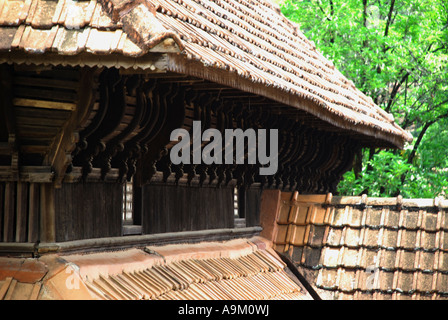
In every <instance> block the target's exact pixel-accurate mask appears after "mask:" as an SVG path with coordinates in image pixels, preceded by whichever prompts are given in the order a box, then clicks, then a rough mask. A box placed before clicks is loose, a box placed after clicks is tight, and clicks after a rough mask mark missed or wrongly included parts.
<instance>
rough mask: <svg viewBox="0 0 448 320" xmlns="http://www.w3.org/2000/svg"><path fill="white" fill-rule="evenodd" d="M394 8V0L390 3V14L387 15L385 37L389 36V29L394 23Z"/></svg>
mask: <svg viewBox="0 0 448 320" xmlns="http://www.w3.org/2000/svg"><path fill="white" fill-rule="evenodd" d="M394 6H395V0H392V1H391V3H390V8H389V14H388V15H387V21H386V29H385V30H384V36H385V37H387V36H388V35H389V27H390V25H391V23H392V13H393V12H394Z"/></svg>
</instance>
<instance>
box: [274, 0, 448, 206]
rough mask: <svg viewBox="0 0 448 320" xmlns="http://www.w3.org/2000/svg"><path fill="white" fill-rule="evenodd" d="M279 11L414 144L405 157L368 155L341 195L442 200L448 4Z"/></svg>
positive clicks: (331, 5)
mask: <svg viewBox="0 0 448 320" xmlns="http://www.w3.org/2000/svg"><path fill="white" fill-rule="evenodd" d="M280 6H281V9H282V12H283V13H284V14H285V16H287V17H288V18H289V19H290V20H292V21H294V22H297V23H298V24H299V25H300V28H301V30H302V32H304V33H305V35H306V36H307V37H308V38H309V39H311V40H313V41H314V42H315V44H316V47H317V48H318V50H319V51H321V52H322V53H323V54H324V56H326V57H327V58H328V59H330V60H332V61H333V62H334V63H335V65H336V67H337V68H338V69H339V70H340V71H341V72H342V73H343V74H345V76H346V77H348V78H349V79H351V80H353V82H354V83H355V85H356V86H357V88H359V89H360V90H361V91H363V92H364V93H365V94H367V95H368V96H370V97H372V99H373V100H374V101H375V103H376V104H377V105H379V106H380V107H382V108H383V109H384V110H386V111H387V112H390V113H392V114H393V115H394V117H395V119H396V121H397V122H398V124H399V125H400V126H401V127H402V128H403V129H405V130H408V131H409V132H411V133H412V134H413V135H414V137H415V139H414V141H413V143H412V144H410V145H407V146H406V148H405V150H403V151H401V152H400V151H387V150H382V151H380V150H364V151H363V161H362V170H361V171H360V172H355V171H354V170H352V171H350V172H348V173H346V174H345V175H344V179H343V181H342V182H341V184H340V185H339V192H340V193H342V194H347V195H349V194H359V193H361V192H368V194H369V195H372V196H395V195H397V194H399V193H400V194H402V195H403V196H405V197H434V196H437V195H443V194H445V190H446V187H447V180H448V179H447V172H446V170H445V168H447V167H448V163H447V160H446V158H447V157H446V156H445V153H446V152H445V149H446V146H447V145H448V137H447V129H448V121H445V119H446V118H448V2H447V1H446V0H435V1H434V0H362V1H360V0H303V1H298V0H283V1H281V3H280ZM371 152H372V154H370V153H371Z"/></svg>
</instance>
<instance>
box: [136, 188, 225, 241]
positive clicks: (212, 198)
mask: <svg viewBox="0 0 448 320" xmlns="http://www.w3.org/2000/svg"><path fill="white" fill-rule="evenodd" d="M141 190H142V196H141V201H142V203H141V210H142V212H141V213H142V224H143V226H142V227H143V233H145V234H155V233H164V232H177V231H194V230H205V229H219V228H233V226H234V221H233V201H232V188H206V187H202V188H197V187H186V186H173V185H151V184H150V185H145V186H144V187H143V188H142V189H141ZM136 199H140V197H136ZM134 207H135V208H137V207H138V206H134Z"/></svg>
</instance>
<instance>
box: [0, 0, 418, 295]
mask: <svg viewBox="0 0 448 320" xmlns="http://www.w3.org/2000/svg"><path fill="white" fill-rule="evenodd" d="M194 121H198V122H197V123H200V124H201V126H200V130H201V131H200V132H202V133H203V132H205V130H207V129H217V130H218V131H219V132H222V133H223V135H224V132H225V130H226V129H242V130H247V129H254V130H258V129H267V130H270V129H277V130H278V157H277V158H276V161H277V163H278V168H277V171H276V173H275V174H273V175H260V173H259V169H260V166H262V165H261V164H258V163H255V164H254V163H249V162H248V161H246V162H245V163H244V164H236V163H233V164H228V163H222V164H219V163H213V164H210V165H208V164H204V163H178V164H175V163H173V162H172V161H171V158H170V150H171V149H172V148H173V146H175V145H176V143H177V140H176V141H172V140H171V138H170V135H171V132H172V131H173V130H175V129H184V130H186V131H188V132H189V133H190V137H191V139H193V138H192V137H193V133H194V132H193V127H194V126H193V123H194ZM199 121H200V122H199ZM410 140H411V136H410V135H409V134H408V133H406V132H405V131H403V130H402V129H401V128H399V127H398V126H397V125H396V123H395V122H394V118H393V117H392V116H391V115H390V114H388V113H386V112H384V111H383V110H382V109H381V108H379V107H378V106H376V105H375V104H374V103H373V101H372V99H371V98H369V97H367V96H365V95H364V94H363V93H362V92H360V91H359V90H358V89H357V88H356V87H355V86H354V84H353V82H352V81H350V80H348V79H347V78H345V77H344V76H343V75H342V74H341V73H340V72H339V71H338V70H337V69H336V68H335V67H334V65H333V64H332V62H330V61H328V60H327V59H326V58H325V57H323V55H322V54H320V53H319V52H318V51H317V50H316V47H315V45H314V44H313V42H312V41H310V40H308V39H307V38H306V37H305V36H304V35H303V34H302V32H301V31H300V30H299V28H298V27H297V25H295V24H293V23H292V22H290V21H288V20H287V19H286V18H285V17H284V16H283V15H282V14H281V12H280V10H279V8H278V7H277V6H276V5H273V4H271V3H269V2H268V1H267V0H260V1H251V0H238V1H230V0H213V1H212V0H137V1H130V0H77V1H74V0H58V1H57V0H0V253H1V254H3V255H8V256H19V257H21V258H22V259H38V258H41V257H45V256H46V255H52V254H59V255H62V254H72V255H73V254H75V253H76V252H83V253H86V252H100V251H104V250H106V249H107V250H114V249H116V248H120V249H123V248H134V249H135V248H143V247H145V248H147V247H146V246H149V245H152V246H156V245H168V244H174V243H190V244H192V243H196V242H203V241H231V240H232V239H233V240H235V239H237V240H238V239H253V237H256V239H258V238H257V237H259V234H260V231H261V230H262V228H261V223H260V205H261V198H262V192H263V190H266V189H278V190H283V191H288V192H295V191H298V192H299V194H326V193H329V192H335V188H336V186H337V184H338V182H339V180H340V179H341V176H342V174H343V173H344V172H346V171H347V170H349V169H350V168H351V166H352V163H353V159H354V155H355V154H356V153H357V152H358V151H359V150H361V148H364V147H378V148H402V147H403V146H404V143H405V142H407V141H410ZM206 145H207V141H202V146H201V147H205V146H206ZM236 145H237V144H236V143H235V144H233V149H235V148H236ZM224 151H225V148H224V146H223V148H222V152H224ZM232 151H236V150H232ZM194 152H195V150H191V153H192V154H193V153H194ZM247 152H248V150H246V158H247ZM246 160H247V159H246ZM257 241H259V242H260V241H261V240H257ZM255 242H256V241H255ZM259 242H257V243H259ZM261 247H263V246H261V245H259V248H261ZM151 250H153V249H151ZM146 251H148V250H146ZM146 251H144V252H146ZM149 251H150V250H149ZM149 251H148V252H149ZM144 252H143V251H142V253H144ZM75 260H76V259H74V258H73V259H72V260H70V259H68V258H67V261H72V262H71V263H74V262H73V261H75ZM26 261H28V260H26ZM76 261H78V262H79V259H78V260H76ZM2 266H3V268H5V267H4V265H2V264H1V261H0V267H2ZM0 269H1V268H0ZM6 274H7V272H6ZM1 275H2V273H1V271H0V282H2V281H6V280H4V279H2V277H1ZM5 277H6V276H5ZM13 278H14V277H12V276H11V277H9V279H10V281H14V280H13ZM6 279H8V277H6ZM11 279H12V280H11ZM136 281H137V280H136ZM19 282H20V281H19ZM4 287H5V288H6V286H4ZM8 288H11V286H10V285H9V287H8ZM33 288H34V287H33ZM89 288H90V287H89ZM98 288H99V287H97V289H98ZM90 289H91V290H94V289H92V288H90ZM33 290H34V289H33ZM36 290H37V289H36ZM41 291H42V290H41ZM41 291H40V294H42V292H41ZM6 292H7V291H6V289H5V290H4V293H5V294H6V295H7V293H6ZM11 292H12V291H11ZM33 292H34V293H35V294H36V295H35V296H37V293H36V292H39V291H38V290H37V291H36V292H35V291H33ZM1 293H2V289H1V288H0V297H1ZM11 294H12V293H11ZM111 295H112V294H111Z"/></svg>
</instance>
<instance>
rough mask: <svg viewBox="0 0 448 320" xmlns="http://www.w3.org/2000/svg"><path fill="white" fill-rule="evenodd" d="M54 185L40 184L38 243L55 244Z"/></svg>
mask: <svg viewBox="0 0 448 320" xmlns="http://www.w3.org/2000/svg"><path fill="white" fill-rule="evenodd" d="M54 189H55V187H54V185H53V184H52V183H42V184H41V185H40V241H41V242H55V241H56V229H55V205H54Z"/></svg>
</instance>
